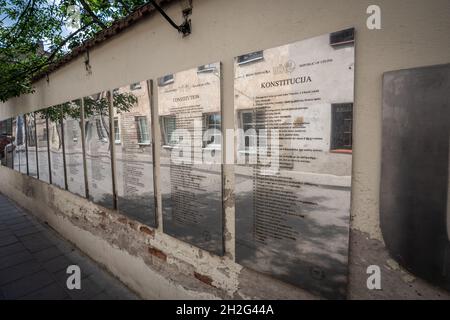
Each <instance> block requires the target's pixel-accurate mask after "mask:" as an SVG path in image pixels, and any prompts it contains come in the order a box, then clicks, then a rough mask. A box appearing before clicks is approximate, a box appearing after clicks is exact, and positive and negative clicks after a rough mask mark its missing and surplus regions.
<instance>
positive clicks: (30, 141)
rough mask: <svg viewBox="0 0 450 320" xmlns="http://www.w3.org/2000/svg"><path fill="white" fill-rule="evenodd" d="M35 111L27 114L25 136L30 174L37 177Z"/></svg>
mask: <svg viewBox="0 0 450 320" xmlns="http://www.w3.org/2000/svg"><path fill="white" fill-rule="evenodd" d="M34 118H35V117H34V112H31V113H27V114H26V115H25V136H26V139H27V142H26V147H27V161H28V175H29V176H31V177H35V178H37V176H38V172H37V170H38V168H37V167H38V163H37V159H36V123H35V121H34Z"/></svg>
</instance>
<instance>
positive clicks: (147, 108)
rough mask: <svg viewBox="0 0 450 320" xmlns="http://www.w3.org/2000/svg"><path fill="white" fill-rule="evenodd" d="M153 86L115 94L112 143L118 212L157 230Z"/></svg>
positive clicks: (135, 86)
mask: <svg viewBox="0 0 450 320" xmlns="http://www.w3.org/2000/svg"><path fill="white" fill-rule="evenodd" d="M151 86H152V82H151V81H150V80H149V81H148V82H147V81H140V82H135V83H132V84H130V85H127V86H123V87H120V88H117V89H114V90H113V142H114V157H115V158H114V160H115V175H116V184H115V185H116V194H117V209H118V210H119V212H120V213H122V214H124V215H126V216H129V217H130V218H133V219H135V220H138V221H140V222H142V223H145V224H147V225H149V226H152V227H155V226H156V212H155V208H156V201H155V193H154V181H153V136H152V116H151V105H150V104H151V103H150V102H151V92H150V91H151V88H152V87H151Z"/></svg>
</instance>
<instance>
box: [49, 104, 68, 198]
mask: <svg viewBox="0 0 450 320" xmlns="http://www.w3.org/2000/svg"><path fill="white" fill-rule="evenodd" d="M62 110H63V109H62V105H57V106H53V107H49V108H47V109H45V110H44V112H45V113H46V114H47V118H48V143H49V149H50V173H51V176H52V184H53V185H55V186H58V187H60V188H63V189H64V188H65V186H66V180H65V179H66V178H65V173H64V171H65V169H64V146H63V131H62V126H61V123H62Z"/></svg>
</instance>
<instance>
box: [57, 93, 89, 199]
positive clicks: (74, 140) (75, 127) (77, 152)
mask: <svg viewBox="0 0 450 320" xmlns="http://www.w3.org/2000/svg"><path fill="white" fill-rule="evenodd" d="M81 110H82V109H81V99H78V100H74V101H70V102H67V103H64V104H62V113H63V136H64V144H63V145H64V155H65V157H64V159H65V166H66V178H67V190H69V191H70V192H72V193H75V194H77V195H79V196H82V197H85V196H86V185H85V177H84V161H83V142H82V134H81V125H82V121H81Z"/></svg>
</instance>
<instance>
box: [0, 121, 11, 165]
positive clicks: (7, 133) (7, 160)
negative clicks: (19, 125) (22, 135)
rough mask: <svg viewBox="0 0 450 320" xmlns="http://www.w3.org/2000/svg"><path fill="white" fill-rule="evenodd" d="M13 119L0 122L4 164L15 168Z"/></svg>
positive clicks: (1, 151)
mask: <svg viewBox="0 0 450 320" xmlns="http://www.w3.org/2000/svg"><path fill="white" fill-rule="evenodd" d="M13 141H14V140H13V132H12V119H11V118H10V119H6V120H3V121H1V122H0V158H1V164H2V166H5V167H9V168H11V169H12V168H13V161H12V159H13Z"/></svg>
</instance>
